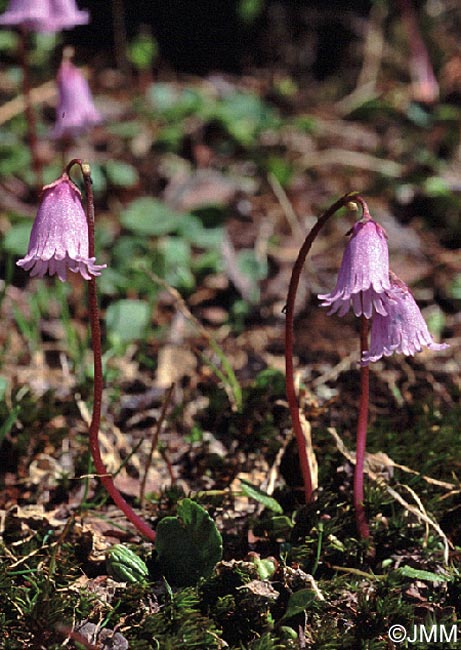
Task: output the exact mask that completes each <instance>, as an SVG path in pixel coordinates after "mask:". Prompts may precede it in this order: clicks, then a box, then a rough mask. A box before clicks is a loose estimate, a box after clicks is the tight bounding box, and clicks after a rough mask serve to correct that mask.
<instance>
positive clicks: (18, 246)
mask: <svg viewBox="0 0 461 650" xmlns="http://www.w3.org/2000/svg"><path fill="white" fill-rule="evenodd" d="M31 230H32V223H31V222H27V223H18V224H16V225H14V226H13V227H12V228H10V229H9V230H8V232H7V233H6V235H5V237H4V239H3V248H4V249H5V250H6V251H8V252H9V253H13V254H14V255H21V256H22V257H23V256H24V255H25V254H26V251H27V247H28V245H29V238H30V231H31Z"/></svg>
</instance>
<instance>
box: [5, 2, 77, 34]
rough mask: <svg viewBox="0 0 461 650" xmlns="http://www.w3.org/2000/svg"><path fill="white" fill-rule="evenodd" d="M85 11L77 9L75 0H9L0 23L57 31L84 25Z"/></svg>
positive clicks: (39, 30)
mask: <svg viewBox="0 0 461 650" xmlns="http://www.w3.org/2000/svg"><path fill="white" fill-rule="evenodd" d="M88 21H89V15H88V12H87V11H80V10H79V9H77V5H76V4H75V0H10V2H9V5H8V8H7V10H6V11H5V13H4V14H3V15H2V16H0V25H9V26H11V27H22V28H24V29H28V30H30V31H34V32H58V31H60V30H61V29H73V28H74V27H76V26H77V25H86V24H87V23H88Z"/></svg>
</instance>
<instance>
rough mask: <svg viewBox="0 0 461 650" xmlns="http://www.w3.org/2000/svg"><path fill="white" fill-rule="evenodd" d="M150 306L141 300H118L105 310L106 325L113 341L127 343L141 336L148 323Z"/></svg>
mask: <svg viewBox="0 0 461 650" xmlns="http://www.w3.org/2000/svg"><path fill="white" fill-rule="evenodd" d="M149 319H150V308H149V305H148V304H147V303H146V302H143V301H142V300H118V301H117V302H114V303H112V304H111V305H109V307H108V308H107V311H106V325H107V331H108V335H109V338H110V339H111V340H112V341H113V342H116V343H117V342H120V341H121V342H123V343H128V342H129V341H134V340H135V339H140V338H142V337H143V335H144V332H145V329H146V327H147V325H148V324H149Z"/></svg>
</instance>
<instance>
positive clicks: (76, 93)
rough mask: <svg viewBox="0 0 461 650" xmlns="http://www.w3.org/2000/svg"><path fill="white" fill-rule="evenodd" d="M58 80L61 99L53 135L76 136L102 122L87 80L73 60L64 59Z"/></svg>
mask: <svg viewBox="0 0 461 650" xmlns="http://www.w3.org/2000/svg"><path fill="white" fill-rule="evenodd" d="M57 81H58V90H59V101H58V106H57V107H56V124H55V126H54V128H53V130H52V135H53V137H55V138H60V137H63V136H66V135H67V136H75V135H78V134H79V133H82V132H84V131H86V130H88V129H89V128H91V127H92V126H94V125H95V124H100V123H101V122H102V120H103V118H102V115H101V113H100V112H99V111H98V109H97V108H96V106H95V105H94V102H93V97H92V95H91V90H90V87H89V85H88V82H87V80H86V79H85V77H84V76H83V74H82V73H81V72H80V70H79V69H78V68H76V67H75V66H74V65H73V63H72V62H71V61H69V60H67V59H64V60H63V62H62V63H61V66H60V68H59V71H58V77H57Z"/></svg>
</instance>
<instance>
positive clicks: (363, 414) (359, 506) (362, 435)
mask: <svg viewBox="0 0 461 650" xmlns="http://www.w3.org/2000/svg"><path fill="white" fill-rule="evenodd" d="M367 350H368V320H367V319H366V318H365V316H363V315H362V316H361V317H360V358H362V355H363V353H364V352H366V351H367ZM369 376H370V371H369V367H368V366H361V367H360V405H359V419H358V423H357V449H356V456H355V470H354V509H355V522H356V524H357V530H358V533H359V535H360V537H362V538H363V539H368V538H369V537H370V529H369V527H368V522H367V519H366V515H365V509H364V506H363V467H364V462H365V448H366V441H367V424H368V401H369V394H370V384H369Z"/></svg>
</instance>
